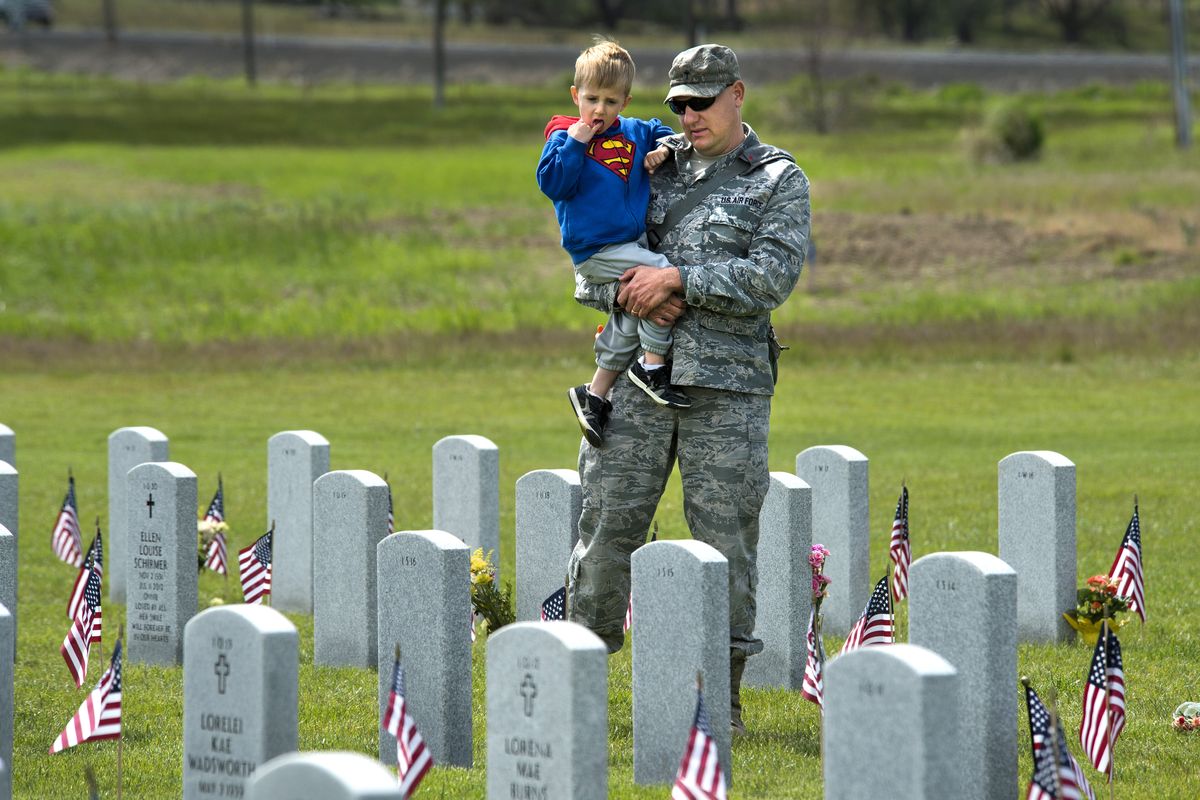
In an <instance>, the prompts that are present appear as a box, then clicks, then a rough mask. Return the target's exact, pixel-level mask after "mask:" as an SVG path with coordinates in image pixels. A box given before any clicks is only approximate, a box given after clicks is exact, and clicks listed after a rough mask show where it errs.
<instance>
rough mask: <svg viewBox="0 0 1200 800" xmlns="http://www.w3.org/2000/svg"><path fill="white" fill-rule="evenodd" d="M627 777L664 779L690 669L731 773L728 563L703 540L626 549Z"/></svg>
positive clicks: (687, 714) (690, 686)
mask: <svg viewBox="0 0 1200 800" xmlns="http://www.w3.org/2000/svg"><path fill="white" fill-rule="evenodd" d="M630 562H631V565H632V566H631V573H632V581H633V780H634V783H638V784H652V783H670V782H671V781H672V780H674V778H675V772H676V770H677V769H678V768H679V757H680V755H681V754H682V753H683V751H684V748H685V746H686V745H687V740H688V732H689V731H690V730H691V727H692V719H693V715H694V713H695V710H696V689H695V686H696V673H697V672H699V673H700V674H701V675H702V676H703V677H704V702H705V705H706V706H707V708H708V713H709V716H710V717H711V719H712V728H713V735H714V737H715V738H716V741H717V754H718V758H719V759H720V762H721V767H722V769H723V770H724V771H725V776H726V782H727V783H732V781H731V780H730V774H731V766H732V764H733V762H732V761H731V759H730V755H729V746H730V741H729V734H730V731H729V562H728V561H726V560H725V557H724V556H723V555H721V554H720V553H719V552H717V550H716V549H714V548H712V547H710V546H709V545H707V544H704V543H703V542H698V541H694V540H691V539H688V540H684V541H662V540H659V541H657V542H650V543H649V544H645V545H642V546H641V547H639V548H638V549H637V550H635V551H634V552H633V556H632V558H631V559H630Z"/></svg>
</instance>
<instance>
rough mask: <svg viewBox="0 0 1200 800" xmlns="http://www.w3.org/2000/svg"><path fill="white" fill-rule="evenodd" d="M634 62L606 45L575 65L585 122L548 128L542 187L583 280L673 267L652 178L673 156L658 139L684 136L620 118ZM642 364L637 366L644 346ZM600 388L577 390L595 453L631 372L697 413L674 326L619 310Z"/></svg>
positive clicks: (607, 329) (601, 348) (655, 394)
mask: <svg viewBox="0 0 1200 800" xmlns="http://www.w3.org/2000/svg"><path fill="white" fill-rule="evenodd" d="M633 77H634V65H633V58H632V57H631V56H630V55H629V53H628V52H626V51H625V49H624V48H622V47H621V46H619V45H618V44H617V43H616V42H612V41H604V40H600V41H597V42H596V44H594V45H592V46H591V47H589V48H587V49H586V50H584V51H583V52H582V53H581V54H580V55H579V58H578V59H577V60H576V62H575V83H574V85H572V86H571V100H572V101H573V102H574V103H575V105H576V106H577V107H578V108H579V116H578V117H566V116H555V117H553V118H552V119H551V120H550V122H549V123H548V124H547V125H546V145H545V147H543V148H542V157H541V160H540V161H538V168H537V181H538V186H539V187H540V188H541V190H542V192H543V193H544V194H545V195H546V196H547V197H549V198H550V199H551V200H553V201H554V212H555V215H556V216H557V217H558V224H559V227H560V228H561V229H562V246H563V248H564V249H565V250H566V251H567V252H568V253H569V254H570V256H571V260H572V261H573V262H574V264H575V271H576V273H577V275H578V276H579V277H580V278H581V279H583V280H585V281H588V282H589V283H611V282H613V281H616V280H620V278H621V276H622V275H623V274H624V273H625V271H626V270H628V269H630V268H631V267H636V266H639V265H648V266H653V267H660V268H661V267H669V266H671V264H670V262H668V261H667V259H666V258H664V257H663V256H660V255H659V254H657V253H655V252H653V251H651V250H649V249H648V247H647V245H646V206H647V205H648V204H649V201H650V179H649V174H648V173H650V172H653V171H654V170H655V169H657V168H658V167H659V165H661V164H662V163H663V162H664V161H665V160H666V159H667V157H668V155H669V154H670V150H668V149H667V148H666V147H664V146H661V145H658V144H657V143H658V140H659V139H661V138H662V137H664V136H670V135H671V134H672V133H674V131H672V130H671V129H670V128H669V127H667V126H666V125H664V124H663V123H662V122H660V121H659V120H657V119H651V120H641V119H634V118H630V117H621V116H618V115H619V114H620V112H621V111H623V110H624V109H625V106H627V105H628V104H629V101H630V100H631V99H633V98H632V97H630V94H629V92H630V89H632V88H633ZM639 345H640V346H641V348H642V350H643V351H644V356H643V357H642V359H641V360H639V361H635V362H634V363H633V364H632V366H629V362H630V359H631V358H632V357H633V355H634V353H636V352H637V349H638V346H639ZM595 350H596V373H595V375H593V376H592V382H591V383H590V384H587V385H584V386H576V387H574V388H572V389H570V390H569V391H568V394H569V396H570V399H571V406H572V407H573V408H574V410H575V417H576V419H578V420H579V427H580V428H581V429H582V430H583V435H584V438H586V439H587V441H588V443H589V444H590V445H592V446H593V447H599V446H600V445H601V443H602V442H603V440H604V427H605V425H606V424H607V422H608V416H609V414H610V413H611V411H612V404H611V403H610V402H609V401H608V399H607V398H606V395H607V394H608V393H609V390H611V389H612V387H613V384H614V383H615V382H616V380H617V377H618V376H619V375H620V374H621V373H622V372H623V371H625V369H626V366H629V369H628V374H629V379H630V380H631V381H632V382H633V383H634V384H636V385H637V386H638V387H640V388H641V389H642V391H644V392H646V394H648V395H649V396H650V397H651V398H653V400H654V401H655V402H656V403H658V404H659V405H662V406H666V407H668V408H688V407H689V406H690V405H691V400H690V399H688V397H687V395H685V394H683V393H682V392H680V391H679V390H678V389H676V388H674V387H672V386H671V376H670V368H669V367H668V365H667V353H668V352H670V350H671V328H670V326H663V325H658V324H656V323H654V322H650V321H649V320H644V319H638V318H637V317H635V316H633V315H632V314H627V313H624V312H622V311H614V312H613V314H612V316H611V317H609V320H608V322H607V324H605V326H604V328H603V330H602V331H601V332H600V334H599V335H598V336H597V337H596V345H595Z"/></svg>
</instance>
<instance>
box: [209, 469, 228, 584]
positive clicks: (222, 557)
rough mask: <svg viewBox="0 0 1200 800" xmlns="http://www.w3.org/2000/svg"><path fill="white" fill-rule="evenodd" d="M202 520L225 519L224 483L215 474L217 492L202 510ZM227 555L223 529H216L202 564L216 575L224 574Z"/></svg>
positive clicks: (216, 520) (214, 520) (221, 520)
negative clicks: (204, 509)
mask: <svg viewBox="0 0 1200 800" xmlns="http://www.w3.org/2000/svg"><path fill="white" fill-rule="evenodd" d="M204 521H205V522H213V523H216V522H224V521H225V484H224V482H223V481H222V480H221V476H219V475H218V476H217V493H216V494H214V495H213V499H212V502H211V503H209V504H208V510H207V511H205V512H204ZM227 555H228V553H227V550H226V546H225V531H217V532H216V533H215V534H214V535H213V540H212V541H211V542H209V543H208V555H207V557H206V558H205V559H204V566H205V567H207V568H208V569H211V570H212V571H213V572H215V573H217V574H218V575H225V574H226V564H225V562H226V558H227Z"/></svg>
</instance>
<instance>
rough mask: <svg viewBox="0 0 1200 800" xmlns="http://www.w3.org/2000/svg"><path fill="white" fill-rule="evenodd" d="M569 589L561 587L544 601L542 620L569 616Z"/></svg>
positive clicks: (546, 620)
mask: <svg viewBox="0 0 1200 800" xmlns="http://www.w3.org/2000/svg"><path fill="white" fill-rule="evenodd" d="M566 612H567V589H566V587H565V586H561V587H559V589H558V591H556V592H555V593H554V594H552V595H550V596H549V597H547V598H546V599H545V600H543V601H542V622H548V621H551V620H559V619H566V618H567V613H566Z"/></svg>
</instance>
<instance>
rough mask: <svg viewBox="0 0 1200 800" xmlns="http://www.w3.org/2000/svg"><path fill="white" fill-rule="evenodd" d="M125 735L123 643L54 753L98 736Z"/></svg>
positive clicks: (56, 745)
mask: <svg viewBox="0 0 1200 800" xmlns="http://www.w3.org/2000/svg"><path fill="white" fill-rule="evenodd" d="M119 738H121V642H120V640H118V641H117V646H116V647H115V648H113V657H112V663H111V664H110V665H109V667H108V671H107V672H105V673H104V675H102V676H101V677H100V683H98V684H97V685H96V688H95V689H93V690H92V693H91V694H89V695H88V697H87V699H86V700H84V701H83V705H81V706H80V707H79V710H78V711H76V712H75V716H74V717H72V718H71V721H70V722H68V723H67V726H66V727H65V728H63V730H62V733H60V734H59V735H58V739H56V740H55V741H54V744H52V745H51V746H50V752H51V753H58V752H61V751H63V750H66V749H67V748H68V747H74V746H75V745H77V744H79V743H80V742H86V741H89V740H97V739H119Z"/></svg>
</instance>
